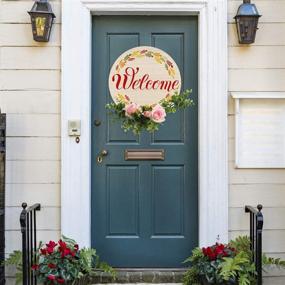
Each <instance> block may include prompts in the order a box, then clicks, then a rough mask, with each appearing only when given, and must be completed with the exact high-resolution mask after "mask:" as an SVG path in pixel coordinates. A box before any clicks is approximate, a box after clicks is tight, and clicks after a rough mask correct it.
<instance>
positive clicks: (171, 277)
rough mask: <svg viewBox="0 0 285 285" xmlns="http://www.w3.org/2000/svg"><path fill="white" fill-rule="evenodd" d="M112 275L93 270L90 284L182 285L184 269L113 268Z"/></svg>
mask: <svg viewBox="0 0 285 285" xmlns="http://www.w3.org/2000/svg"><path fill="white" fill-rule="evenodd" d="M115 270H116V272H117V274H116V278H115V279H113V278H112V275H111V274H109V273H106V272H102V271H101V270H94V276H92V284H95V283H100V284H106V283H122V284H123V283H182V280H183V276H184V273H185V272H186V270H187V269H186V268H115Z"/></svg>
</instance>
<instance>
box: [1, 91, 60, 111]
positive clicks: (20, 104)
mask: <svg viewBox="0 0 285 285" xmlns="http://www.w3.org/2000/svg"><path fill="white" fill-rule="evenodd" d="M0 102H1V110H2V112H4V113H7V114H59V113H60V92H59V91H21V90H20V91H0Z"/></svg>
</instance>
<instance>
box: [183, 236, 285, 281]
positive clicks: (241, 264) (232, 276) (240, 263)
mask: <svg viewBox="0 0 285 285" xmlns="http://www.w3.org/2000/svg"><path fill="white" fill-rule="evenodd" d="M262 261H263V265H272V264H274V265H276V266H278V267H280V266H282V267H284V266H285V262H284V261H282V260H280V259H279V258H271V257H267V256H266V255H263V260H262ZM184 263H190V268H189V269H188V271H187V272H186V274H185V275H184V280H183V283H184V284H185V285H200V284H203V285H208V284H215V285H216V284H222V285H226V284H228V285H230V284H233V285H251V284H256V279H255V276H256V270H255V264H254V263H253V262H252V252H251V250H250V239H249V237H247V236H241V237H238V238H236V239H235V240H232V241H231V242H230V243H229V244H222V243H216V244H214V245H212V246H209V247H203V248H195V249H194V250H193V251H192V255H191V256H190V257H189V258H188V259H186V260H185V261H184Z"/></svg>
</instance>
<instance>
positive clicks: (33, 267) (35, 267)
mask: <svg viewBox="0 0 285 285" xmlns="http://www.w3.org/2000/svg"><path fill="white" fill-rule="evenodd" d="M39 267H40V266H39V265H38V264H34V265H32V267H31V268H32V270H38V269H39Z"/></svg>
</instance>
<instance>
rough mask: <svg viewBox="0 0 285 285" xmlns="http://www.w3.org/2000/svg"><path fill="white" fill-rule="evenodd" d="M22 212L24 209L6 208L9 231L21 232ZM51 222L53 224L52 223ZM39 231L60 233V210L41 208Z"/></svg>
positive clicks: (38, 221)
mask: <svg viewBox="0 0 285 285" xmlns="http://www.w3.org/2000/svg"><path fill="white" fill-rule="evenodd" d="M28 205H30V203H28ZM21 210H22V207H7V208H6V213H5V219H6V224H7V227H6V229H7V231H12V230H20V223H19V213H20V212H21ZM50 221H53V222H52V223H50ZM37 230H53V231H60V208H58V207H41V211H40V212H38V213H37ZM45 241H46V240H45Z"/></svg>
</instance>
